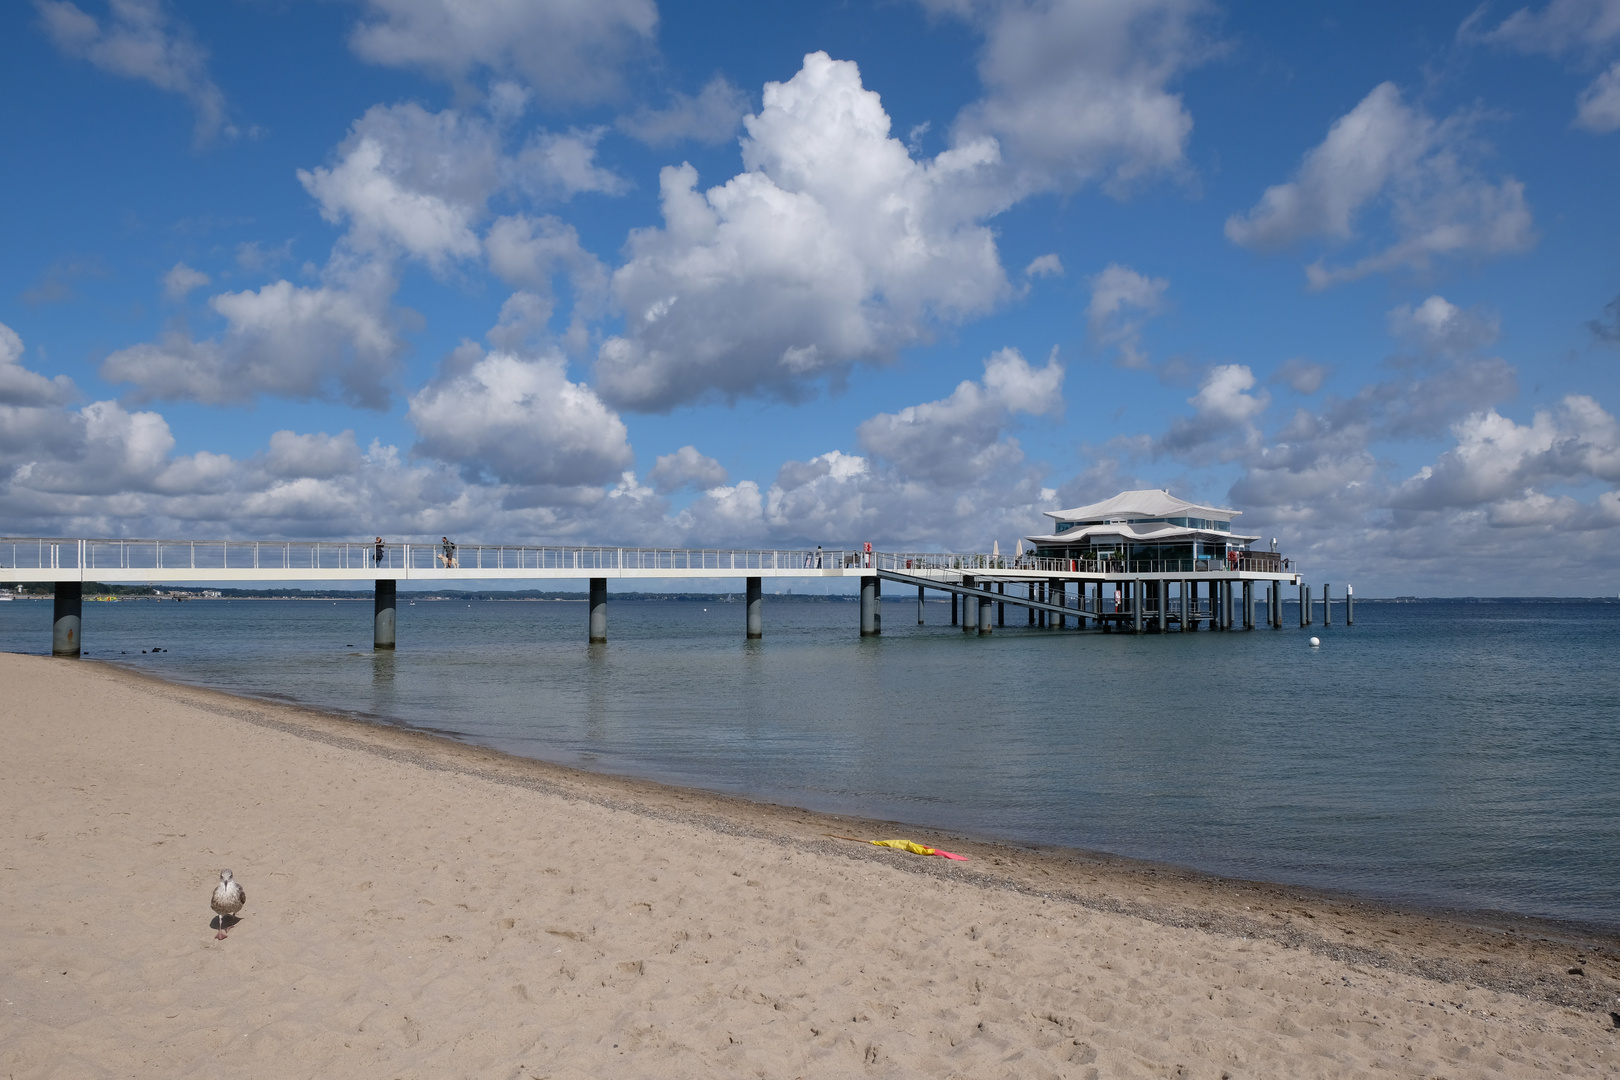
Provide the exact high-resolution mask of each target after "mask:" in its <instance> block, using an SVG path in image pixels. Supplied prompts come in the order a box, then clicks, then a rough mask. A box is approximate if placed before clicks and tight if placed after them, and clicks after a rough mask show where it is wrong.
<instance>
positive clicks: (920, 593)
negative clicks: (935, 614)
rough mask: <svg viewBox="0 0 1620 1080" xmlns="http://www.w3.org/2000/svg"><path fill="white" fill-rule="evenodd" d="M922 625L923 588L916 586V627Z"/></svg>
mask: <svg viewBox="0 0 1620 1080" xmlns="http://www.w3.org/2000/svg"><path fill="white" fill-rule="evenodd" d="M922 624H923V587H922V586H921V585H919V586H917V625H918V626H921V625H922Z"/></svg>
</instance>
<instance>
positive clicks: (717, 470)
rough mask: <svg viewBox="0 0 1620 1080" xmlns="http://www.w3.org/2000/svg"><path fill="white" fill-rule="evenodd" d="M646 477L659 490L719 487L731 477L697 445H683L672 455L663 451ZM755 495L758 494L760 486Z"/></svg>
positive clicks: (724, 468)
mask: <svg viewBox="0 0 1620 1080" xmlns="http://www.w3.org/2000/svg"><path fill="white" fill-rule="evenodd" d="M647 479H648V480H651V481H652V483H653V487H654V488H656V489H657V490H658V491H660V492H664V493H667V492H671V491H678V490H679V489H681V488H685V487H691V488H697V489H698V490H700V491H703V490H707V489H709V488H717V487H720V486H721V485H723V484H724V483H725V482H726V481H727V480H728V479H730V477H729V476H728V475H727V474H726V467H725V466H724V465H722V464H720V463H719V462H718V461H716V460H715V459H714V458H712V457H709V456H708V455H707V454H703V453H699V452H698V448H697V447H695V446H683V447H681V448H680V449H679V450H677V451H675V452H674V453H673V454H660V455H659V457H658V460H657V462H655V463H654V464H653V467H652V471H651V472H649V473H648V474H647ZM755 494H756V495H757V494H758V488H757V487H756V488H755Z"/></svg>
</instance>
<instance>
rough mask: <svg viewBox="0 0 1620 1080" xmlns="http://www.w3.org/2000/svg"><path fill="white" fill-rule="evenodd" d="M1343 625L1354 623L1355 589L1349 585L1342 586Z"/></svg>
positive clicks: (1352, 624)
mask: <svg viewBox="0 0 1620 1080" xmlns="http://www.w3.org/2000/svg"><path fill="white" fill-rule="evenodd" d="M1344 625H1346V626H1354V625H1356V590H1355V588H1354V587H1353V586H1350V585H1346V586H1345V587H1344Z"/></svg>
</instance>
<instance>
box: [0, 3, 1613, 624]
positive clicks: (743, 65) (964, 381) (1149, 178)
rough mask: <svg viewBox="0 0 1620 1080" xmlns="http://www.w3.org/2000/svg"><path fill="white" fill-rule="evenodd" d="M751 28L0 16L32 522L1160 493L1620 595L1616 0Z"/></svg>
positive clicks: (628, 10)
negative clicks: (1264, 14) (17, 166)
mask: <svg viewBox="0 0 1620 1080" xmlns="http://www.w3.org/2000/svg"><path fill="white" fill-rule="evenodd" d="M749 18H752V17H751V16H745V17H742V18H741V21H739V20H738V19H735V18H734V19H733V20H731V21H729V22H728V23H727V24H726V25H725V26H724V27H721V28H717V27H716V26H715V24H714V23H713V22H712V21H706V20H705V13H704V11H703V9H702V5H694V6H691V7H689V8H682V9H678V10H677V9H675V8H672V7H669V6H665V7H662V8H660V7H659V6H658V5H656V4H655V3H654V2H653V0H607V2H601V3H594V4H580V3H577V2H574V0H537V2H531V3H523V4H516V3H508V2H504V0H485V2H482V3H464V2H455V3H452V2H450V0H354V2H353V3H350V4H348V5H342V6H321V7H320V8H319V9H318V10H306V9H305V8H303V7H299V6H294V7H291V8H285V9H282V8H262V7H254V6H248V7H245V8H239V9H230V10H221V9H216V8H214V7H213V6H207V5H198V4H188V3H181V2H178V0H173V2H171V0H101V2H92V0H82V2H73V0H35V2H34V3H32V4H30V5H19V6H15V7H14V8H13V9H12V10H9V11H8V12H7V13H6V14H4V15H0V20H5V23H6V24H7V26H6V29H7V31H8V33H6V34H4V35H0V42H3V43H4V44H0V48H4V49H6V50H8V53H7V61H8V62H7V64H6V65H4V66H3V67H0V70H4V71H6V72H7V74H5V75H3V76H0V78H5V79H8V80H10V81H11V82H12V84H13V85H12V94H11V100H13V101H14V102H20V103H22V104H21V105H20V106H19V107H18V108H16V109H14V110H13V115H12V116H11V118H10V119H8V120H7V121H5V123H6V125H7V126H6V128H5V132H6V135H7V137H8V139H9V143H10V146H11V147H12V150H13V155H14V157H15V158H16V160H19V161H29V162H32V163H33V164H32V167H31V168H29V169H28V170H25V171H21V172H19V173H18V174H17V175H15V176H13V177H12V179H10V180H9V181H8V185H9V187H10V188H11V199H10V200H9V211H10V213H9V214H8V217H9V218H10V219H11V220H10V223H9V225H8V243H7V244H6V247H5V250H6V251H7V253H8V258H7V259H6V260H4V265H0V273H3V274H5V275H6V278H5V281H4V284H3V287H0V513H4V515H5V517H6V520H7V527H6V530H5V531H7V532H9V533H11V534H13V535H37V534H63V535H75V534H100V535H118V536H137V535H142V536H151V535H177V536H211V537H217V536H265V537H278V536H302V537H349V536H354V537H369V536H370V535H373V534H377V533H380V534H383V535H387V536H396V537H401V538H404V537H414V536H426V537H436V536H438V535H442V534H451V535H455V536H458V537H461V538H463V539H465V540H476V539H483V540H490V541H504V542H511V543H520V542H528V543H543V542H570V543H573V542H580V543H606V544H636V545H647V546H653V545H656V546H666V545H701V546H709V547H714V546H770V545H799V544H810V545H813V544H818V543H820V544H825V545H828V546H840V545H847V544H853V543H858V542H861V541H868V540H869V541H872V542H874V543H875V544H877V545H879V546H882V547H887V548H907V549H910V548H935V549H938V548H945V549H971V550H985V549H988V548H989V547H990V545H991V543H992V541H999V542H1000V543H1001V544H1002V545H1003V546H1004V547H1007V548H1010V547H1011V545H1012V544H1013V543H1014V541H1015V540H1016V539H1017V538H1018V537H1019V536H1022V535H1025V534H1028V533H1030V532H1034V531H1044V527H1043V522H1044V521H1045V519H1044V518H1043V517H1042V512H1043V511H1047V510H1054V509H1058V508H1061V507H1063V506H1072V505H1075V504H1077V503H1081V502H1086V501H1091V500H1093V499H1097V498H1103V497H1107V496H1109V495H1112V494H1114V493H1115V492H1117V491H1118V490H1121V489H1124V488H1130V487H1163V488H1169V489H1170V490H1172V491H1174V492H1175V493H1176V494H1179V495H1184V496H1186V497H1190V498H1197V499H1201V500H1205V501H1212V502H1217V503H1223V504H1226V505H1230V506H1232V507H1234V508H1236V509H1238V510H1241V511H1242V512H1243V517H1242V518H1241V519H1239V520H1240V521H1241V523H1242V525H1243V527H1244V528H1246V529H1247V530H1248V531H1250V532H1256V533H1263V534H1265V536H1266V537H1267V538H1268V539H1269V538H1270V537H1271V536H1276V537H1278V538H1279V540H1280V543H1281V545H1282V547H1283V548H1284V550H1285V551H1287V552H1289V553H1291V554H1292V555H1293V556H1294V557H1295V558H1297V559H1298V560H1300V563H1301V565H1302V566H1303V567H1305V569H1306V570H1307V572H1308V573H1309V574H1311V575H1312V576H1313V577H1316V576H1320V575H1325V576H1327V577H1328V578H1329V579H1331V580H1335V581H1344V580H1347V579H1348V580H1353V581H1355V582H1356V583H1357V586H1358V591H1362V592H1366V593H1369V594H1373V595H1377V594H1380V593H1391V594H1392V593H1396V592H1406V593H1409V592H1423V593H1430V594H1433V593H1452V592H1474V593H1492V594H1497V593H1502V594H1508V593H1570V592H1572V593H1577V594H1591V593H1596V592H1601V591H1608V592H1614V591H1620V570H1616V569H1613V568H1611V567H1610V565H1609V563H1610V561H1611V560H1608V559H1607V558H1605V555H1606V552H1607V550H1608V549H1609V548H1610V547H1611V546H1612V545H1613V543H1614V541H1615V540H1616V539H1617V538H1620V531H1617V530H1620V421H1617V420H1616V415H1615V413H1616V409H1617V394H1620V376H1617V371H1620V353H1617V351H1616V345H1617V342H1620V330H1617V329H1616V327H1615V316H1614V312H1615V311H1616V309H1617V307H1620V273H1617V271H1616V266H1617V265H1620V263H1617V261H1616V258H1615V255H1616V253H1617V248H1620V206H1616V204H1615V200H1614V199H1613V197H1612V194H1611V193H1610V192H1609V191H1608V189H1607V186H1606V184H1605V182H1604V178H1605V177H1607V176H1612V175H1613V173H1614V168H1615V165H1616V164H1617V157H1620V142H1617V140H1620V0H1550V2H1545V3H1540V4H1532V5H1530V6H1525V7H1516V8H1510V7H1509V6H1507V5H1504V6H1502V7H1501V8H1500V9H1499V10H1498V9H1497V8H1495V7H1492V6H1490V5H1487V6H1485V7H1479V6H1478V5H1477V4H1460V5H1448V4H1438V5H1431V6H1427V7H1425V9H1423V10H1422V11H1419V12H1407V13H1404V14H1400V13H1384V14H1381V15H1376V16H1374V15H1371V14H1367V13H1365V12H1363V11H1362V10H1361V8H1360V7H1359V6H1356V5H1350V4H1344V5H1338V6H1334V5H1329V6H1327V7H1325V8H1320V9H1315V10H1313V12H1311V13H1305V12H1296V13H1293V14H1291V15H1289V16H1287V17H1281V18H1265V19H1260V18H1258V17H1253V16H1250V15H1248V14H1247V13H1246V12H1245V11H1244V10H1243V9H1241V8H1240V7H1237V6H1231V5H1220V4H1216V3H1212V2H1206V0H1145V2H1127V0H920V2H919V3H916V4H913V5H910V6H905V5H894V6H886V7H884V8H883V9H881V10H873V11H866V12H853V11H850V10H847V9H846V8H844V7H842V6H839V5H829V6H827V7H826V8H825V9H821V8H818V7H816V6H815V5H806V6H805V8H804V9H803V11H802V12H800V13H799V17H797V18H785V17H784V18H770V17H767V15H765V14H764V13H761V14H759V15H758V16H757V19H758V21H757V22H750V21H748V20H749ZM1374 19H1377V20H1386V21H1384V22H1379V23H1378V24H1377V25H1373V24H1372V23H1370V22H1369V20H1374ZM1414 42H1421V43H1426V44H1422V45H1414V44H1413V43H1414ZM1330 56H1331V57H1333V58H1334V59H1335V62H1334V63H1332V64H1326V63H1321V62H1318V61H1319V60H1320V59H1321V58H1323V57H1330ZM1531 567H1533V568H1535V569H1536V570H1537V571H1539V572H1538V573H1535V574H1533V575H1531V574H1527V573H1526V571H1527V569H1529V568H1531Z"/></svg>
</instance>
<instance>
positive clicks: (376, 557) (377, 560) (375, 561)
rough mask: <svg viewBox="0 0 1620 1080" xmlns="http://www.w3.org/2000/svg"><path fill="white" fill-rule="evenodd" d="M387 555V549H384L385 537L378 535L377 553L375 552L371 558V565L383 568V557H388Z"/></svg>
mask: <svg viewBox="0 0 1620 1080" xmlns="http://www.w3.org/2000/svg"><path fill="white" fill-rule="evenodd" d="M386 557H387V556H386V553H385V550H384V544H383V538H382V537H380V536H379V537H377V546H376V550H375V554H373V555H372V558H371V565H372V566H375V567H377V568H378V569H381V568H382V564H383V559H384V558H386Z"/></svg>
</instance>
